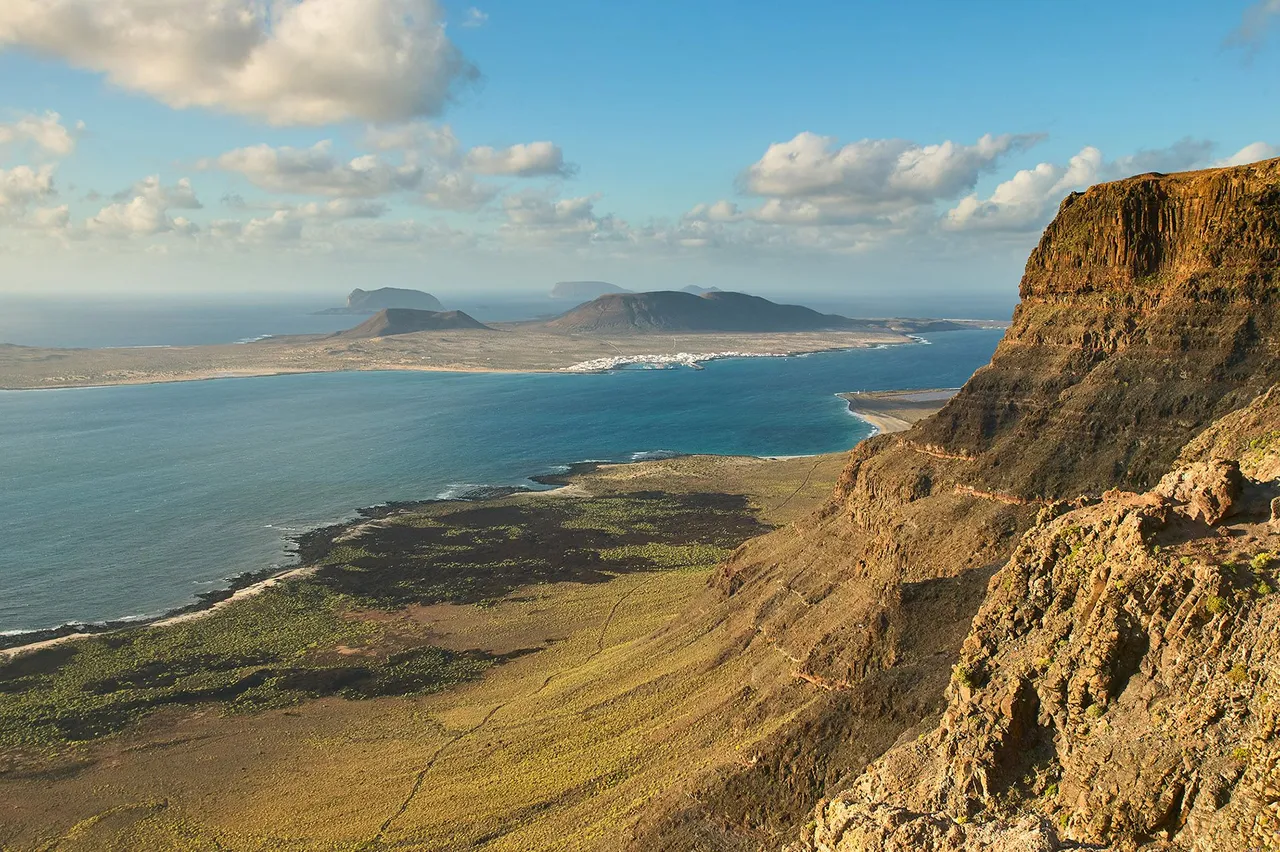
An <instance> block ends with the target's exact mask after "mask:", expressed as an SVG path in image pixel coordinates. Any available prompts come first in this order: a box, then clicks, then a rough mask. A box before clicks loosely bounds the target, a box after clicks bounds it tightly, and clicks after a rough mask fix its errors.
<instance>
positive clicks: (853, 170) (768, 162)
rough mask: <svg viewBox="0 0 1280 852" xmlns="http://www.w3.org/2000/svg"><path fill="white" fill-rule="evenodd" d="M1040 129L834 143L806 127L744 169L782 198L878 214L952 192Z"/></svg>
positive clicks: (763, 189)
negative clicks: (965, 138) (964, 141)
mask: <svg viewBox="0 0 1280 852" xmlns="http://www.w3.org/2000/svg"><path fill="white" fill-rule="evenodd" d="M1039 139H1040V137H1039V136H1034V135H1009V134H1006V135H1002V136H992V135H990V134H988V135H986V136H983V137H982V138H981V139H979V140H978V141H977V142H976V143H974V144H973V145H961V144H957V143H955V142H950V141H947V142H942V143H940V144H937V145H919V144H917V143H915V142H910V141H908V140H905V139H863V140H861V141H859V142H851V143H849V144H847V145H843V146H839V147H836V140H835V139H834V138H833V137H830V136H819V135H817V134H815V133H808V132H805V133H801V134H799V135H797V136H796V137H795V138H793V139H791V140H790V141H789V142H779V143H775V144H773V145H770V146H769V149H768V150H767V151H765V153H764V156H763V157H761V158H760V160H759V161H757V162H756V163H754V164H753V165H751V166H750V167H749V168H748V169H747V171H746V173H745V175H744V176H743V184H744V187H745V189H746V190H747V191H748V192H750V193H752V194H754V195H761V196H765V197H771V198H777V199H801V198H804V199H809V200H810V201H811V202H812V203H813V204H815V205H817V206H819V207H825V208H840V209H841V210H842V212H843V213H844V214H845V215H846V216H847V215H851V214H852V215H856V214H863V215H866V214H871V215H878V214H882V213H884V212H886V211H892V210H897V209H902V208H904V207H909V206H911V205H915V204H924V203H931V202H933V201H936V200H939V199H947V198H954V197H955V196H957V195H959V194H960V193H962V192H965V191H966V190H970V189H972V188H973V186H974V184H976V183H977V180H978V178H979V176H980V175H982V174H983V173H985V172H987V171H990V170H991V169H992V168H994V167H995V165H996V163H997V162H998V161H999V159H1000V158H1001V157H1002V156H1004V155H1005V154H1007V153H1009V152H1011V151H1017V150H1022V149H1025V148H1027V147H1030V146H1031V145H1032V144H1034V143H1035V142H1036V141H1038V140H1039Z"/></svg>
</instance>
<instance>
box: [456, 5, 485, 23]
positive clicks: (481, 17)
mask: <svg viewBox="0 0 1280 852" xmlns="http://www.w3.org/2000/svg"><path fill="white" fill-rule="evenodd" d="M488 22H489V13H488V12H481V11H480V10H479V9H477V8H476V7H475V6H472V7H471V8H470V9H468V10H467V16H466V17H465V18H463V19H462V25H463V26H464V27H468V28H475V27H483V26H484V25H485V24H487V23H488Z"/></svg>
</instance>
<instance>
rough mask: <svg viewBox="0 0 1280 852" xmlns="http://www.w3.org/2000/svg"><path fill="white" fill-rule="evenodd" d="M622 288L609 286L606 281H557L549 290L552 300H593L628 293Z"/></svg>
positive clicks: (615, 285) (614, 285)
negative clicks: (608, 294)
mask: <svg viewBox="0 0 1280 852" xmlns="http://www.w3.org/2000/svg"><path fill="white" fill-rule="evenodd" d="M630 292H631V291H630V290H627V289H626V288H624V287H619V286H618V285H617V284H610V283H609V282H608V281H558V282H556V285H555V286H554V287H552V288H551V298H553V299H577V300H579V301H581V300H584V299H594V298H596V297H598V296H603V295H605V294H606V293H630Z"/></svg>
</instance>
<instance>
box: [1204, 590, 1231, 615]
mask: <svg viewBox="0 0 1280 852" xmlns="http://www.w3.org/2000/svg"><path fill="white" fill-rule="evenodd" d="M1226 608H1227V599H1226V598H1224V597H1221V596H1219V595H1209V597H1207V598H1205V600H1204V611H1205V612H1207V613H1209V615H1217V614H1218V613H1220V612H1224V611H1226Z"/></svg>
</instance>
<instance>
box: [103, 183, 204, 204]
mask: <svg viewBox="0 0 1280 852" xmlns="http://www.w3.org/2000/svg"><path fill="white" fill-rule="evenodd" d="M137 197H141V198H143V199H145V200H147V201H149V202H151V203H153V204H155V205H157V206H160V207H164V208H165V209H169V208H173V209H176V210H199V209H201V208H202V207H204V205H203V204H201V203H200V199H198V198H196V192H195V190H194V189H193V188H192V186H191V180H190V179H189V178H182V179H180V180H179V181H178V182H177V183H176V184H174V185H173V186H165V185H164V184H162V183H161V182H160V176H159V175H150V176H148V177H145V178H143V179H142V180H140V181H138V182H137V183H135V184H134V185H133V186H131V187H130V188H129V189H127V190H125V191H124V192H120V193H117V194H116V195H114V196H113V197H112V200H114V201H128V200H130V199H133V198H137Z"/></svg>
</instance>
